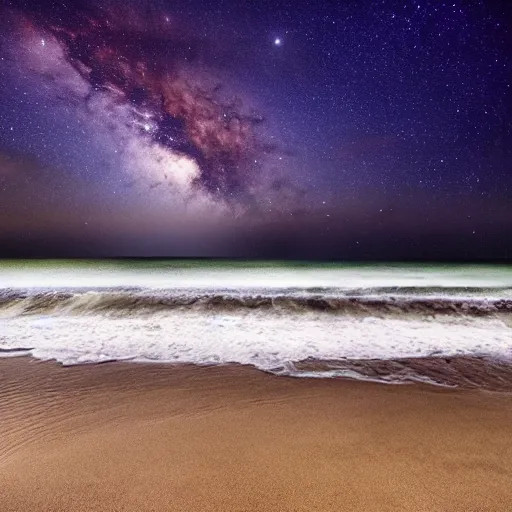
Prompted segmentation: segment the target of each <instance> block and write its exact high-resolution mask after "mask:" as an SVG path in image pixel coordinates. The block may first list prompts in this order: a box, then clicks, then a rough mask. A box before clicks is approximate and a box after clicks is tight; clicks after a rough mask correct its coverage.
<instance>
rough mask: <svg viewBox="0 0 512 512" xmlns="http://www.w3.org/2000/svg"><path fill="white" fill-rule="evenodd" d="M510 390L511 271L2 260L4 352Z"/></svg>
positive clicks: (0, 335)
mask: <svg viewBox="0 0 512 512" xmlns="http://www.w3.org/2000/svg"><path fill="white" fill-rule="evenodd" d="M21 355H31V356H32V357H34V358H37V359H41V360H56V361H58V362H60V363H62V364H63V365H75V364H86V363H102V362H107V361H134V362H167V363H173V364H196V365H219V364H232V363H237V364H243V365H252V366H254V367H256V368H258V369H260V370H263V371H266V372H271V373H274V374H276V375H281V376H292V377H317V378H334V377H345V378H356V379H363V380H372V381H377V382H383V383H406V382H413V381H420V382H427V383H430V384H437V385H443V386H470V387H484V388H486V387H487V388H491V389H494V388H500V387H505V388H507V389H508V387H510V388H511V389H512V377H511V375H510V374H511V372H510V369H511V368H512V266H504V265H494V266H493V265H454V264H450V265H423V264H340V263H293V262H292V263H290V262H279V261H268V262H251V261H227V260H182V261H178V260H98V261H91V260H88V261H82V260H68V261H63V260H59V261H54V260H49V261H42V260H37V261H32V260H31V261H13V260H4V261H0V356H3V357H13V356H21Z"/></svg>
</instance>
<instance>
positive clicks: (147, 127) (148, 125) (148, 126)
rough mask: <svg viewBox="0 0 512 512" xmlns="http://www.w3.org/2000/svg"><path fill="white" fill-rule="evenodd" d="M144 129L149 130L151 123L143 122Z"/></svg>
mask: <svg viewBox="0 0 512 512" xmlns="http://www.w3.org/2000/svg"><path fill="white" fill-rule="evenodd" d="M144 130H146V131H147V132H149V130H151V125H150V124H145V125H144Z"/></svg>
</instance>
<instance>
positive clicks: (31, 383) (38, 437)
mask: <svg viewBox="0 0 512 512" xmlns="http://www.w3.org/2000/svg"><path fill="white" fill-rule="evenodd" d="M511 425H512V395H511V394H509V393H494V392H489V391H477V390H467V391H462V390H446V389H441V388H435V387H430V386H426V385H406V386H396V385H395V386H390V385H382V384H372V383H364V382H353V381H347V380H340V379H337V380H327V379H321V380H320V379H292V378H284V377H274V376H271V375H267V374H265V373H262V372H259V371H257V370H254V369H252V368H248V367H241V366H223V367H209V368H201V367H194V366H180V367H173V366H166V365H143V364H123V363H107V364H102V365H95V366H92V365H84V366H75V367H61V366H59V365H58V364H55V363H50V362H38V361H35V360H33V359H30V358H11V359H1V360H0V501H1V509H2V510H3V511H4V512H14V511H16V512H18V511H27V510H32V511H35V510H38V511H100V510H102V511H103V510H104V511H169V510H176V511H181V510H184V511H185V510H198V511H249V510H255V511H256V510H257V511H267V510H278V511H302V510H304V511H306V510H308V511H311V510H318V511H331V510H332V511H356V510H357V511H359V510H361V511H362V510H364V511H366V512H368V511H402V510H403V511H411V510H414V511H418V512H419V511H464V512H469V511H475V512H476V511H479V512H481V511H493V512H496V511H508V510H510V503H512V485H510V483H511V482H512V426H511Z"/></svg>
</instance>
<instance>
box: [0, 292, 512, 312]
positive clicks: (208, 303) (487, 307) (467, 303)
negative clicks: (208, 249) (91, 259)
mask: <svg viewBox="0 0 512 512" xmlns="http://www.w3.org/2000/svg"><path fill="white" fill-rule="evenodd" d="M462 291H463V290H462V289H461V290H459V289H456V290H452V289H450V290H446V289H443V293H444V294H443V295H441V294H440V293H439V292H440V290H439V289H437V288H436V289H432V288H428V289H421V290H418V289H414V293H413V292H411V290H410V289H403V288H385V289H379V290H378V291H377V290H375V289H359V290H349V291H343V290H340V289H336V290H335V289H332V288H323V289H321V290H320V289H319V288H314V289H286V290H272V291H265V290H263V291H259V292H258V291H256V292H255V291H254V290H247V291H244V290H238V291H236V292H235V291H233V290H216V291H207V290H203V291H201V290H178V291H173V290H145V289H135V288H122V289H105V290H98V289H94V290H87V289H85V290H84V289H80V290H59V291H54V290H20V289H4V290H1V291H0V314H2V315H3V316H5V315H8V316H18V315H19V316H24V315H41V314H53V315H87V314H108V315H118V316H123V315H130V316H133V315H148V314H156V313H165V312H166V311H170V310H176V309H177V310H179V309H187V310H194V311H219V312H221V311H240V312H243V311H254V310H261V311H269V310H270V311H274V312H284V313H285V312H294V313H300V312H308V311H310V312H326V313H331V314H342V315H354V316H382V315H385V316H397V315H398V316H400V315H413V316H437V315H455V316H493V315H503V314H508V315H512V297H510V298H507V297H494V298H489V297H479V296H475V295H474V291H472V290H468V289H464V291H465V293H466V296H461V295H459V293H462ZM478 291H481V289H478ZM422 293H423V294H422ZM471 293H473V296H471Z"/></svg>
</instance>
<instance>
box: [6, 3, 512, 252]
mask: <svg viewBox="0 0 512 512" xmlns="http://www.w3.org/2000/svg"><path fill="white" fill-rule="evenodd" d="M511 11H512V4H509V2H507V1H505V0H503V1H488V2H486V1H470V0H468V1H459V0H456V1H454V0H450V1H427V0H418V1H410V0H401V1H394V0H386V1H379V2H377V1H362V0H357V1H342V0H340V1H338V2H334V1H333V2H330V1H329V2H327V1H325V2H321V1H318V2H305V1H279V0H278V1H276V0H272V1H261V0H255V1H254V2H237V1H235V0H223V1H213V2H208V1H205V0H189V1H187V2H185V1H179V0H178V1H171V0H159V1H151V2H150V1H146V0H137V1H131V0H107V1H94V0H83V1H79V0H75V1H66V0H62V1H55V2H52V1H44V0H39V1H36V0H32V1H21V0H20V1H16V0H13V1H9V0H8V1H7V2H5V1H4V2H2V4H1V5H0V256H22V257H26V256H42V257H49V256H77V257H82V256H83V257H104V256H176V257H178V256H221V257H258V258H296V259H314V258H321V259H347V260H359V259H367V260H392V259H398V260H409V259H410V260H414V259H422V260H448V259H450V260H474V259H475V260H476V259H512V165H511V163H512V129H511V123H510V119H511V106H512V101H511V93H512V91H511V87H510V86H511V82H512V79H511V77H512V68H511V61H510V57H509V48H511V47H512V41H511V38H510V19H511V14H512V12H511Z"/></svg>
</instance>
